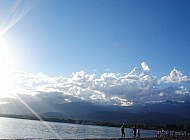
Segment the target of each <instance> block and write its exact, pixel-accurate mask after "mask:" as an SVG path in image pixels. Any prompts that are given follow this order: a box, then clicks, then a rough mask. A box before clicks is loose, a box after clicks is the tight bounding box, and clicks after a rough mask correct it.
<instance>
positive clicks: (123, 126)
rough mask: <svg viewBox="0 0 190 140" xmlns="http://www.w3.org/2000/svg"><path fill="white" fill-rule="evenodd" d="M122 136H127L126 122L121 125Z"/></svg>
mask: <svg viewBox="0 0 190 140" xmlns="http://www.w3.org/2000/svg"><path fill="white" fill-rule="evenodd" d="M121 137H124V138H125V124H123V125H122V126H121Z"/></svg>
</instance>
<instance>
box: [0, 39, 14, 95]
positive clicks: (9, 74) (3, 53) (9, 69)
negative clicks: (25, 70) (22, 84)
mask: <svg viewBox="0 0 190 140" xmlns="http://www.w3.org/2000/svg"><path fill="white" fill-rule="evenodd" d="M16 69H17V68H16V62H15V59H14V58H13V54H12V52H11V51H10V46H9V45H8V43H7V42H5V40H3V39H2V38H1V37H0V97H6V96H9V95H10V93H11V92H12V91H13V87H14V86H15V84H14V72H15V71H16Z"/></svg>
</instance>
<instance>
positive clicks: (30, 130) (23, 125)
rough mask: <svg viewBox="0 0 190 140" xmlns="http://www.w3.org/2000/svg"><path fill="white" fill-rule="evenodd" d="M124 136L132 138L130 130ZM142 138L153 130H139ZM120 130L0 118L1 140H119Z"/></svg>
mask: <svg viewBox="0 0 190 140" xmlns="http://www.w3.org/2000/svg"><path fill="white" fill-rule="evenodd" d="M125 131H126V136H127V137H132V129H125ZM141 136H142V137H152V136H155V131H154V130H141ZM119 137H120V128H115V127H101V126H93V125H79V124H67V123H56V122H40V121H35V120H24V119H12V118H3V117H0V138H1V139H3V138H4V139H8V138H9V139H22V138H36V139H53V138H59V139H71V138H72V139H75V138H76V139H79V138H119Z"/></svg>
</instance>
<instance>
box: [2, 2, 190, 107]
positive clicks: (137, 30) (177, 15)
mask: <svg viewBox="0 0 190 140" xmlns="http://www.w3.org/2000/svg"><path fill="white" fill-rule="evenodd" d="M189 5H190V2H189V0H183V1H179V0H96V1H93V0H53V1H52V0H1V1H0V65H1V67H0V84H1V87H0V97H5V96H6V97H7V98H8V97H13V95H12V94H15V93H17V94H26V95H28V96H36V97H37V96H38V97H39V98H43V99H44V100H48V101H51V102H56V103H64V102H74V101H90V102H93V103H99V104H109V105H122V106H126V105H134V104H141V103H146V102H161V101H165V100H175V101H189V100H190V79H189V77H190V63H189V62H188V60H190V55H189V53H190V36H189V33H190V24H189V22H190V14H189V13H190V9H189ZM39 95H41V96H39ZM52 97H53V98H52ZM58 99H59V100H58ZM2 102H3V99H2Z"/></svg>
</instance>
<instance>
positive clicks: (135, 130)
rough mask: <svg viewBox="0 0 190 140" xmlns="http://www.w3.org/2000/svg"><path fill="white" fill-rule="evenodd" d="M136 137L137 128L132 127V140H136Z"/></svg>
mask: <svg viewBox="0 0 190 140" xmlns="http://www.w3.org/2000/svg"><path fill="white" fill-rule="evenodd" d="M136 135H137V128H136V125H135V126H134V127H133V137H134V139H135V138H136Z"/></svg>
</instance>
